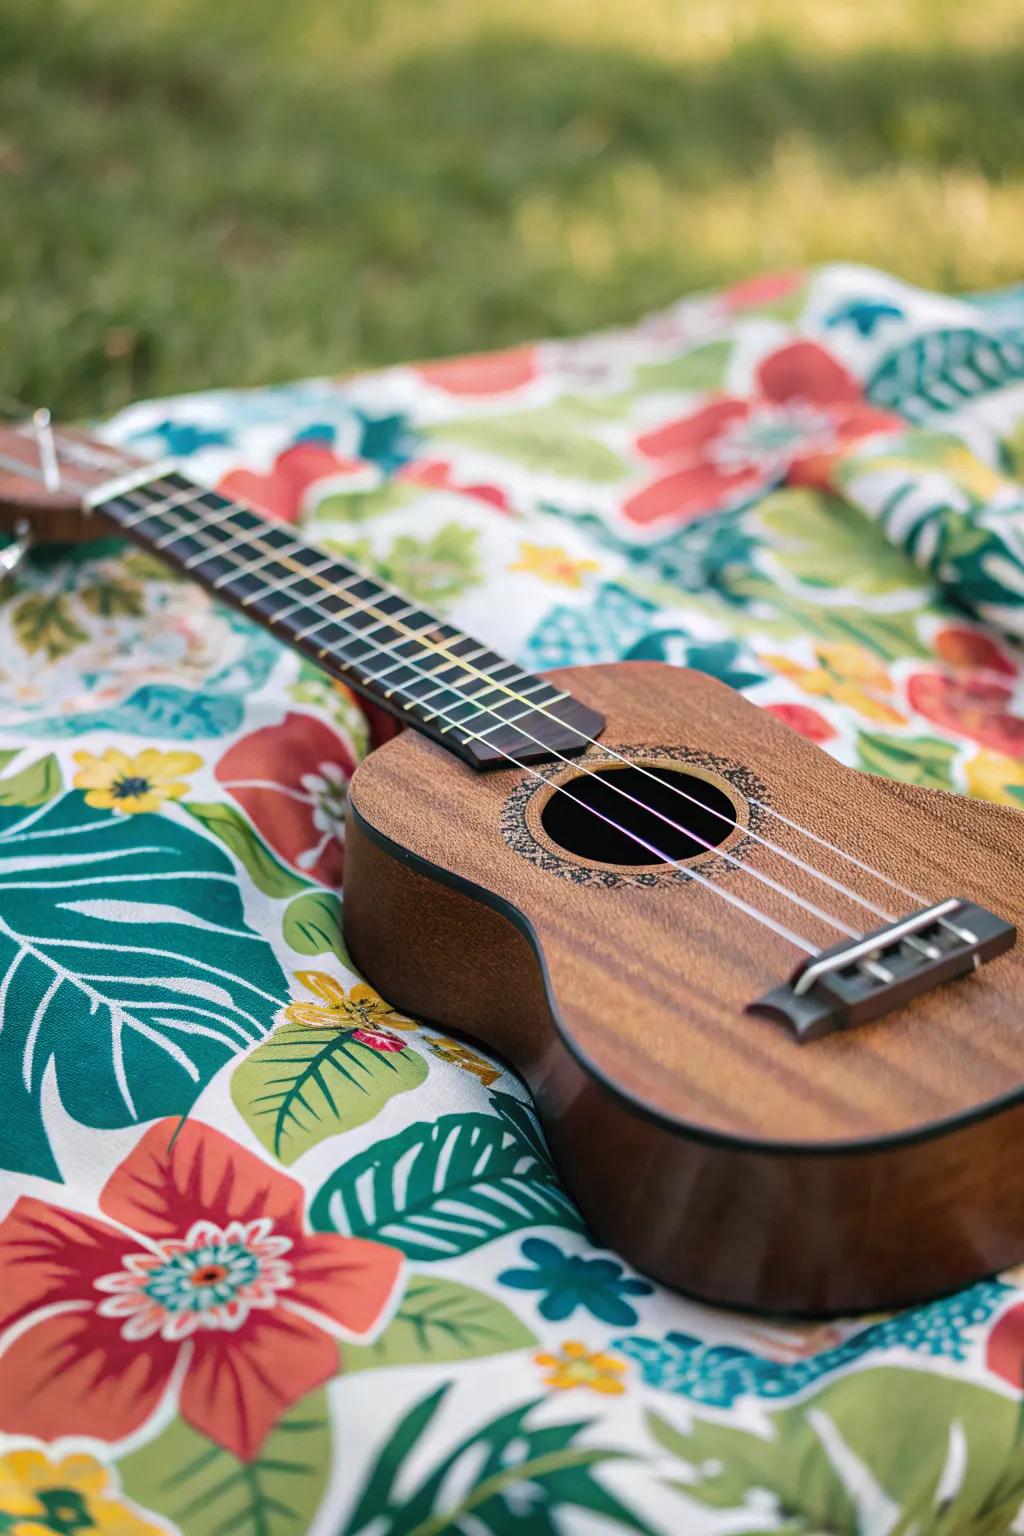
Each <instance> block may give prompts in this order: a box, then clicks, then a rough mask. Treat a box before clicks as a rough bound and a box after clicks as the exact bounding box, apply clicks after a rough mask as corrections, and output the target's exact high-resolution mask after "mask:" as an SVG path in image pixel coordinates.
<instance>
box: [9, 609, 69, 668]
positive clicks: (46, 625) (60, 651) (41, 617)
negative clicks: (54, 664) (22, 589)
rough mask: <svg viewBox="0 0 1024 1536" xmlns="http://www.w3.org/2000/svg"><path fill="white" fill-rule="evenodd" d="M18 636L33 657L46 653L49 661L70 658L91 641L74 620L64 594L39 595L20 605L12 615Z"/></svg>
mask: <svg viewBox="0 0 1024 1536" xmlns="http://www.w3.org/2000/svg"><path fill="white" fill-rule="evenodd" d="M11 619H12V622H13V625H14V633H15V634H16V635H17V637H18V639H19V641H20V642H21V644H22V646H23V647H24V648H25V650H26V651H28V652H29V653H30V654H31V655H33V656H34V655H35V654H36V653H37V652H39V651H42V652H44V653H45V655H46V657H47V659H48V660H49V661H58V660H59V659H60V657H62V656H67V655H68V654H69V652H71V651H73V650H74V649H75V647H76V646H79V645H81V644H82V642H83V641H84V640H85V639H86V638H87V636H86V633H85V630H84V629H82V628H81V626H80V625H79V624H77V623H76V622H75V620H74V619H73V618H72V617H71V614H70V613H69V612H68V605H67V601H66V599H65V597H64V595H63V593H60V592H57V593H53V594H44V593H37V594H35V595H34V596H32V597H26V598H23V599H22V601H21V602H20V603H16V604H15V607H14V611H13V613H12V615H11Z"/></svg>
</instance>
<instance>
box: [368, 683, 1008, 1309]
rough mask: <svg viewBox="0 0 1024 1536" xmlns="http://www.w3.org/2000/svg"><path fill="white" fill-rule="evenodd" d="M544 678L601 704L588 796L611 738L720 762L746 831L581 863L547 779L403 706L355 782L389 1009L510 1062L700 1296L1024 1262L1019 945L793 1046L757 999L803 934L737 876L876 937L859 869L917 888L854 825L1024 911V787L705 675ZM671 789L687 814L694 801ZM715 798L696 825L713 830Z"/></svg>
mask: <svg viewBox="0 0 1024 1536" xmlns="http://www.w3.org/2000/svg"><path fill="white" fill-rule="evenodd" d="M553 676H555V677H556V678H557V680H558V682H559V684H560V686H562V687H565V688H566V689H568V690H571V691H572V693H573V694H575V695H576V696H577V697H578V698H580V699H581V700H583V701H584V703H587V704H590V705H592V706H593V707H594V708H596V709H598V710H600V711H601V712H602V713H603V714H604V715H605V717H606V718H607V722H608V724H607V729H606V731H605V732H604V734H603V736H602V739H601V743H600V746H599V747H598V748H592V749H590V751H589V753H588V754H586V755H585V756H584V757H583V758H580V759H576V760H575V761H574V763H573V764H572V766H569V765H568V764H565V763H558V762H556V763H554V764H549V765H547V766H546V767H545V768H544V769H543V775H544V777H545V778H546V779H551V780H555V781H558V782H562V783H564V784H565V785H566V786H567V787H568V788H569V789H570V794H571V784H572V781H573V780H574V779H577V780H578V776H579V775H580V774H583V773H586V772H588V771H589V770H591V769H594V768H598V769H601V768H603V767H606V766H607V762H606V758H605V756H604V749H605V748H606V747H608V748H614V749H615V750H616V751H618V752H621V753H622V754H623V755H624V756H626V757H628V758H629V759H630V761H632V762H636V763H638V764H640V765H643V766H644V767H646V768H647V769H648V770H650V771H653V770H660V771H661V772H662V773H665V772H668V773H674V772H679V773H685V774H686V775H687V777H685V778H679V779H672V780H671V782H673V783H676V784H677V785H678V786H682V785H686V786H687V787H688V790H689V791H690V792H692V791H693V790H694V789H695V787H698V786H695V783H694V781H695V780H696V781H699V782H703V783H705V784H707V785H711V786H712V787H713V790H714V792H715V793H717V794H721V795H724V796H726V797H727V799H728V800H729V801H731V803H732V805H733V807H734V808H735V819H736V823H737V825H736V826H735V827H734V828H732V829H731V830H730V829H729V828H728V826H727V824H726V821H725V819H724V818H723V817H721V816H719V817H718V820H717V826H718V829H719V830H718V831H717V832H716V833H715V836H716V837H717V836H720V835H721V832H722V831H723V830H725V831H728V832H729V835H728V836H727V838H726V840H725V841H724V842H723V843H722V844H721V846H719V847H717V848H715V849H713V850H703V849H702V850H699V851H698V852H697V854H696V855H695V856H694V858H693V859H692V862H689V863H687V864H686V866H685V868H684V869H680V868H678V867H676V866H675V865H672V864H665V863H658V862H656V861H655V862H652V863H650V864H647V865H644V866H622V865H614V864H610V863H607V862H604V861H602V859H601V858H600V857H598V858H588V857H586V856H585V855H582V854H580V853H578V852H577V853H573V852H568V851H566V849H565V847H564V846H563V845H562V844H560V843H559V842H556V841H555V839H554V837H553V836H552V835H551V828H552V827H554V829H555V830H556V831H557V832H561V831H563V830H564V827H563V825H562V823H560V822H558V821H557V820H555V821H553V820H552V819H551V812H550V811H549V810H547V806H548V802H549V801H551V799H552V796H555V795H556V794H557V791H555V790H554V789H552V788H551V787H550V785H549V784H547V783H544V782H541V781H540V780H539V779H537V778H535V777H533V776H532V775H530V774H528V773H526V772H524V771H522V770H521V769H518V768H511V767H510V768H509V770H508V771H500V770H499V771H495V772H491V773H477V772H474V771H473V770H472V769H470V768H468V767H466V766H465V765H464V764H462V763H461V762H459V761H457V760H456V759H455V758H454V757H452V756H451V755H450V754H448V753H447V752H445V751H444V750H443V749H441V748H440V747H438V746H436V745H435V744H433V743H431V742H429V741H427V740H425V739H423V738H422V737H419V736H416V735H414V734H413V733H412V732H405V733H403V734H402V735H401V736H399V737H396V738H395V739H394V740H392V741H390V742H388V743H387V744H386V745H385V746H384V747H382V748H380V749H379V750H378V751H376V752H374V753H373V754H371V756H370V757H369V758H368V759H367V760H366V761H365V762H364V763H363V764H362V765H361V766H360V767H359V769H358V770H357V772H356V774H355V776H354V778H353V781H352V786H351V816H350V822H349V832H348V851H347V862H346V874H345V902H344V914H345V936H346V941H347V944H348V947H349V950H350V952H351V954H352V957H353V960H354V962H355V964H356V965H357V966H358V967H359V968H360V970H362V971H363V973H364V974H365V975H366V976H367V977H368V978H369V980H370V981H371V982H372V983H373V984H374V985H375V986H376V987H377V988H378V990H380V991H381V992H382V994H383V995H384V996H385V997H386V998H387V999H388V1000H389V1001H390V1002H391V1003H392V1004H394V1005H395V1006H397V1007H399V1008H401V1009H403V1010H405V1011H407V1012H409V1013H412V1014H418V1015H419V1016H421V1017H424V1018H427V1019H430V1020H432V1021H434V1022H436V1023H438V1024H441V1025H443V1027H444V1028H445V1029H452V1030H455V1031H456V1032H459V1033H462V1034H465V1035H466V1036H468V1037H470V1038H471V1039H473V1040H476V1041H478V1042H480V1043H481V1044H483V1045H484V1046H485V1047H487V1048H488V1049H491V1050H493V1051H495V1052H496V1053H498V1054H499V1055H501V1056H502V1057H504V1058H505V1059H506V1060H508V1061H509V1062H510V1063H511V1064H512V1065H513V1066H514V1067H515V1068H516V1069H517V1070H518V1071H519V1073H520V1074H521V1075H522V1076H523V1077H524V1079H525V1080H526V1082H527V1084H528V1085H529V1088H530V1091H531V1093H532V1094H533V1097H534V1101H535V1103H536V1106H537V1110H538V1113H539V1115H540V1118H541V1121H542V1124H543V1127H544V1131H545V1134H546V1136H547V1139H548V1142H549V1144H550V1147H551V1150H552V1153H553V1156H554V1158H555V1161H556V1164H557V1166H558V1169H559V1171H560V1174H561V1176H562V1178H563V1180H564V1183H565V1185H566V1187H567V1188H568V1190H569V1192H570V1193H571V1194H572V1196H573V1197H574V1199H575V1200H576V1202H577V1203H578V1205H579V1207H580V1209H581V1211H582V1213H583V1216H584V1218H585V1219H586V1221H587V1223H588V1225H589V1226H590V1228H591V1230H592V1231H593V1233H594V1234H595V1236H596V1237H597V1238H598V1239H599V1240H600V1241H601V1242H602V1243H604V1244H606V1245H607V1246H608V1247H609V1248H612V1249H614V1250H616V1251H617V1252H618V1253H620V1254H622V1255H623V1256H624V1257H625V1258H627V1259H628V1260H629V1261H630V1262H631V1263H632V1264H634V1265H635V1266H636V1267H637V1268H638V1269H640V1270H642V1271H644V1272H646V1273H647V1274H650V1275H652V1276H654V1277H655V1278H657V1279H659V1280H661V1281H664V1282H665V1283H667V1284H669V1285H671V1286H674V1287H677V1288H678V1289H680V1290H683V1291H685V1292H687V1293H689V1294H690V1295H692V1296H695V1297H699V1298H701V1299H703V1300H707V1301H710V1302H715V1303H722V1304H726V1305H730V1306H734V1307H741V1308H745V1309H751V1310H759V1311H766V1312H784V1313H799V1314H802V1315H819V1316H825V1315H830V1314H836V1313H841V1312H846V1311H857V1310H864V1309H873V1308H879V1307H895V1306H899V1305H903V1304H906V1303H909V1302H913V1301H918V1300H922V1299H924V1298H927V1297H930V1296H934V1295H938V1294H940V1293H942V1292H944V1291H949V1290H952V1289H954V1288H957V1287H959V1286H962V1285H964V1284H967V1283H969V1282H971V1281H973V1280H976V1279H978V1278H980V1277H981V1276H983V1275H986V1274H989V1273H992V1272H994V1271H995V1270H997V1269H999V1268H1004V1267H1006V1266H1008V1265H1010V1264H1013V1263H1016V1262H1018V1261H1020V1260H1021V1259H1022V1258H1024V1157H1022V1155H1021V1149H1022V1138H1024V1006H1022V1005H1024V957H1022V953H1021V946H1019V945H1018V946H1016V947H1014V948H1013V949H1011V950H1010V951H1009V952H1008V953H1006V954H1003V955H1001V956H999V958H998V959H996V960H994V961H993V962H992V963H991V964H990V965H987V966H985V967H984V968H983V969H981V970H980V971H978V972H977V973H976V974H974V975H973V976H970V977H968V978H966V979H963V980H959V981H954V982H950V983H947V984H946V985H944V986H940V987H937V988H934V989H933V990H932V991H930V992H928V993H926V994H925V995H923V996H921V997H919V998H917V999H915V1000H914V1001H913V1002H912V1003H909V1004H907V1005H905V1006H903V1007H901V1008H899V1009H898V1010H896V1011H895V1012H892V1013H890V1014H889V1015H887V1016H885V1017H883V1018H880V1019H877V1020H874V1021H873V1022H870V1023H867V1024H863V1025H861V1026H859V1027H856V1028H851V1029H849V1030H843V1031H840V1032H837V1033H833V1034H830V1035H827V1036H825V1037H824V1038H821V1039H818V1040H814V1041H810V1042H807V1043H803V1044H801V1043H799V1042H798V1040H797V1039H796V1037H795V1035H794V1034H793V1033H792V1032H791V1031H790V1029H789V1028H788V1026H787V1025H786V1024H785V1023H784V1022H782V1021H780V1020H779V1019H777V1018H769V1017H764V1016H761V1015H754V1014H751V1013H748V1012H746V1011H745V1009H746V1005H747V1004H748V1003H750V1002H752V1001H754V1000H755V999H757V998H759V997H762V996H763V995H764V994H765V993H766V992H768V991H770V990H771V989H772V988H773V987H775V986H777V985H779V984H780V983H781V982H784V981H785V980H786V979H787V978H788V977H789V975H790V974H791V973H792V971H793V969H794V967H795V965H796V964H797V962H798V961H799V960H800V959H801V958H802V956H801V954H800V953H799V951H797V950H796V949H794V947H793V946H792V944H791V943H789V942H788V941H787V940H786V939H784V938H782V937H781V936H780V935H779V934H778V933H777V932H775V931H773V930H772V929H771V928H769V927H767V926H764V925H763V924H762V923H761V922H759V921H756V920H754V919H753V918H752V917H749V916H748V915H746V914H745V913H744V912H743V911H741V910H739V909H738V907H737V906H736V905H734V904H730V903H729V902H728V901H727V900H726V899H724V897H723V896H722V895H721V891H722V890H728V891H730V892H732V893H733V895H734V896H735V897H737V898H739V899H740V900H742V901H743V902H744V903H746V904H748V905H749V906H751V907H754V908H757V909H758V911H759V912H761V913H763V914H765V915H767V916H769V917H771V918H773V919H774V920H775V921H776V922H778V923H782V924H785V925H786V926H787V927H790V928H791V929H793V930H797V931H798V932H799V933H801V934H803V935H804V936H806V937H808V938H810V939H811V940H812V941H813V942H814V943H815V944H816V945H818V946H820V947H827V946H828V945H831V944H835V943H836V942H837V937H839V936H838V935H837V934H836V932H835V930H834V929H833V928H830V927H829V926H828V924H826V923H825V922H824V921H822V920H821V919H820V918H818V917H816V916H814V915H813V914H812V913H809V912H807V911H806V910H802V909H800V908H799V907H795V906H794V905H793V904H792V903H791V902H788V901H787V900H786V898H785V897H784V896H783V895H782V894H781V891H780V890H778V889H777V888H776V887H785V889H786V890H789V891H793V892H795V893H797V894H798V895H800V896H801V897H803V898H804V900H806V901H807V902H809V903H811V904H812V905H813V906H815V907H817V908H818V909H819V910H821V911H822V912H827V913H828V914H830V915H835V916H836V917H837V918H838V919H839V920H840V921H843V922H845V923H847V924H848V925H849V927H851V928H853V929H854V930H855V931H856V932H858V933H860V932H863V931H868V930H871V929H873V928H876V927H878V926H879V925H880V923H881V921H882V919H880V918H878V917H875V916H873V915H872V913H871V912H870V911H865V910H864V908H863V906H860V905H858V903H857V902H856V901H854V900H852V899H851V897H850V896H847V895H844V894H843V892H844V890H847V889H849V890H850V891H853V892H856V893H857V894H859V895H862V896H864V897H865V898H867V899H870V900H871V901H872V902H874V903H876V904H877V905H878V906H884V907H887V908H889V910H890V911H891V913H893V914H894V915H896V916H901V915H903V914H904V913H906V912H909V911H910V910H911V909H912V908H913V907H914V905H915V903H914V901H913V899H912V897H911V895H910V894H906V895H902V894H900V893H899V892H898V891H896V890H894V889H892V888H891V887H887V886H886V885H884V884H883V883H881V882H880V881H879V880H877V878H875V877H874V876H872V875H871V874H869V873H868V871H867V869H862V868H861V867H860V865H858V864H854V863H851V862H849V861H848V860H846V859H844V858H842V857H840V856H839V855H838V854H837V853H836V852H835V851H834V849H833V848H832V847H830V846H829V845H835V846H837V847H839V848H842V849H843V850H844V852H846V853H848V854H850V855H852V856H853V858H854V859H856V860H859V861H860V862H861V865H863V866H870V867H871V869H874V870H877V871H881V872H882V873H883V874H885V875H887V876H888V877H889V878H890V879H891V880H893V881H895V882H898V884H899V885H901V886H905V887H907V888H908V891H909V892H916V893H921V895H922V896H923V897H924V898H925V899H926V900H927V901H929V902H931V901H937V900H940V899H942V898H943V897H945V896H951V895H955V896H959V897H962V898H965V899H970V900H974V901H978V902H980V903H981V904H983V905H985V906H990V907H991V908H993V909H994V910H995V911H996V912H997V913H999V914H1000V916H1002V917H1004V918H1006V919H1007V920H1008V921H1010V922H1015V923H1018V924H1020V923H1021V922H1022V920H1024V896H1022V893H1024V855H1022V851H1021V843H1022V838H1021V832H1022V830H1024V819H1022V818H1021V816H1020V813H1019V812H1017V811H1015V810H1013V809H1010V808H1004V807H1000V806H994V805H990V804H985V803H981V802H977V801H970V800H967V799H965V798H963V797H960V796H955V795H948V794H944V793H942V792H940V791H935V790H924V789H916V788H912V787H910V786H905V785H900V784H896V783H893V782H890V781H887V780H884V779H881V778H875V777H869V776H867V775H863V774H860V773H858V772H855V771H854V770H852V769H849V768H846V767H844V766H842V765H840V764H838V763H836V762H835V761H834V760H833V759H831V758H830V757H828V756H827V755H826V754H825V753H823V752H822V751H820V749H818V748H817V747H815V746H814V745H812V744H811V743H810V742H808V741H806V740H804V739H803V738H801V737H798V736H796V735H795V734H794V733H792V732H791V731H789V730H788V729H787V728H786V727H784V726H782V725H781V724H780V723H779V722H778V721H776V720H774V719H773V718H771V717H770V716H768V715H766V714H765V713H764V712H762V711H761V710H759V709H757V708H756V707H754V706H753V705H751V704H749V703H748V702H747V701H745V700H744V699H742V698H741V697H740V696H739V695H738V694H736V693H735V692H733V691H732V690H730V689H728V688H726V687H725V686H723V685H722V684H720V683H718V682H716V681H714V680H713V679H710V678H707V677H705V676H703V675H701V674H698V673H692V672H687V671H683V670H681V669H676V668H670V667H666V666H662V665H659V664H658V663H621V664H616V665H613V666H600V667H592V668H579V669H571V670H568V671H564V672H560V673H558V674H553ZM617 767H618V769H621V768H622V765H621V764H618V765H617ZM630 782H631V783H635V780H630ZM568 798H569V797H568V796H562V797H561V799H562V800H563V801H564V800H567V799H568ZM702 798H703V799H705V800H706V799H707V796H703V795H702ZM672 803H673V805H674V806H675V807H676V813H677V814H678V815H679V816H680V819H683V818H684V816H685V813H686V811H687V808H688V803H689V804H690V805H692V800H691V801H690V802H687V801H686V800H684V799H683V798H682V797H681V796H680V795H678V794H676V795H674V796H673V802H672ZM709 803H716V804H721V803H722V802H721V801H714V799H713V796H712V801H711V802H709ZM623 810H624V811H625V806H623ZM776 813H777V814H776ZM782 818H787V820H783V819H782ZM588 819H589V820H590V821H593V820H594V818H593V817H591V818H588ZM712 820H713V818H712ZM789 823H797V824H799V826H800V827H802V828H804V829H806V830H807V831H809V832H811V833H813V834H815V836H816V837H817V838H818V839H821V841H820V842H816V841H813V840H811V839H808V838H807V837H805V836H803V835H802V834H801V833H800V832H799V831H797V830H796V827H795V826H791V825H790V824H789ZM711 824H712V823H711V822H709V820H708V817H707V816H703V818H702V819H700V821H699V825H700V826H701V828H702V829H704V831H705V834H706V835H707V840H708V841H711V840H712V837H711V836H710V835H709V834H708V828H709V826H710V825H711ZM570 830H571V829H570ZM769 844H773V845H774V847H772V846H769ZM786 853H789V854H791V855H793V857H794V858H796V859H799V860H801V861H803V864H804V865H806V866H808V868H804V867H802V866H801V864H800V863H794V862H793V861H792V860H791V859H788V858H786V857H785V856H784V855H785V854H786ZM811 868H813V869H815V870H817V871H820V873H821V874H823V875H825V876H826V877H827V880H829V881H831V882H833V884H827V883H823V882H822V881H820V880H818V879H816V878H815V877H814V876H813V875H812V874H811V873H810V869H811ZM687 870H689V871H692V872H693V874H692V876H688V875H687V873H686V871H687ZM696 876H699V877H700V878H699V879H698V878H696ZM759 876H760V877H761V878H758V877H759Z"/></svg>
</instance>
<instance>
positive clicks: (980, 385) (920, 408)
mask: <svg viewBox="0 0 1024 1536" xmlns="http://www.w3.org/2000/svg"><path fill="white" fill-rule="evenodd" d="M1020 379H1024V330H1021V329H1020V328H1018V327H1013V328H1011V329H1008V330H1006V331H1003V332H1002V333H1001V334H1000V333H993V332H991V331H981V330H975V329H974V328H972V327H969V326H957V327H952V326H951V327H949V328H947V329H945V330H938V329H935V330H928V331H927V332H925V334H923V335H921V336H915V337H914V338H913V340H911V341H907V342H904V343H903V345H902V346H899V347H894V348H893V350H892V351H891V352H888V353H886V355H885V356H884V357H883V358H882V360H881V362H880V363H879V364H878V366H877V367H876V369H875V371H874V373H873V374H872V375H871V377H870V378H869V379H868V381H867V384H866V386H865V391H864V392H865V394H866V395H867V397H868V399H869V400H870V401H871V402H872V403H873V404H875V405H881V406H885V407H889V408H891V409H893V410H897V411H899V413H900V415H901V416H906V417H908V418H909V419H910V420H911V421H928V420H929V419H930V417H931V416H932V415H933V414H934V413H935V412H936V411H952V410H956V409H958V408H959V407H961V406H963V404H964V402H965V401H967V400H971V399H974V398H975V397H976V396H978V395H985V394H988V393H990V392H991V391H992V390H997V389H1003V388H1005V387H1006V386H1007V385H1009V384H1013V383H1016V382H1017V381H1018V380H1020Z"/></svg>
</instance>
